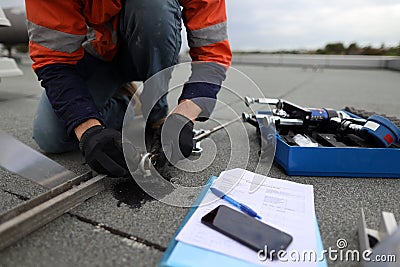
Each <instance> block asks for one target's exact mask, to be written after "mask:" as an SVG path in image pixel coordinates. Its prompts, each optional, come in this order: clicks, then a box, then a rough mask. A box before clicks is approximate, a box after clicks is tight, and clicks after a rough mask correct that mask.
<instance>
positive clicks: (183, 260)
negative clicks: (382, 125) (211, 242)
mask: <svg viewBox="0 0 400 267" xmlns="http://www.w3.org/2000/svg"><path fill="white" fill-rule="evenodd" d="M217 178H218V177H217V176H211V177H210V179H209V180H208V181H207V183H206V184H205V186H204V188H203V190H202V191H201V192H200V194H199V196H198V198H197V199H196V201H195V202H194V204H193V206H192V207H191V208H190V209H189V212H188V213H187V215H186V216H185V218H184V219H183V222H182V223H181V225H180V226H179V228H178V230H177V231H176V232H175V235H174V236H173V238H172V240H171V242H170V243H169V245H168V247H167V250H166V251H165V252H164V255H163V257H162V258H161V260H160V262H159V265H158V266H159V267H204V266H210V263H211V262H212V263H213V264H212V265H213V266H230V267H255V266H259V265H254V264H252V263H249V262H247V261H243V260H240V259H237V258H233V257H230V256H227V255H224V254H220V253H217V252H214V251H211V250H207V249H204V248H200V247H196V246H192V245H189V244H185V243H183V242H179V241H177V240H176V239H175V238H176V236H177V235H178V233H179V232H180V231H181V229H182V228H183V226H184V225H185V224H186V222H187V221H188V220H189V218H190V217H191V216H192V215H193V213H194V212H195V211H196V209H197V207H198V206H199V204H200V203H201V201H202V199H203V198H204V196H205V195H206V194H207V192H208V190H209V188H210V187H211V185H212V183H213V182H214V180H215V179H217ZM315 231H316V237H317V252H318V255H321V254H322V250H323V246H322V241H321V234H320V232H319V228H318V222H317V219H315ZM327 266H328V265H327V263H326V259H325V258H324V260H323V261H319V262H318V267H327Z"/></svg>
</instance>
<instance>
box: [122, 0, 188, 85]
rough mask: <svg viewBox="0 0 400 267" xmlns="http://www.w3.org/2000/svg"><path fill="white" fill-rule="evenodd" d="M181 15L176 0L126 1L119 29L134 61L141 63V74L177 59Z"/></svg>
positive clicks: (162, 67) (164, 66) (151, 71)
mask: <svg viewBox="0 0 400 267" xmlns="http://www.w3.org/2000/svg"><path fill="white" fill-rule="evenodd" d="M181 18H182V16H181V9H180V6H179V3H178V0H152V1H148V0H127V1H126V3H125V6H124V9H123V11H122V14H121V17H120V19H121V23H120V32H121V35H122V38H123V40H124V41H125V42H126V43H127V45H128V49H129V53H130V54H131V57H132V60H133V61H134V64H135V65H139V66H140V67H141V68H143V67H144V68H143V69H144V72H145V74H144V75H145V76H147V77H144V78H148V77H149V76H151V75H153V74H155V73H156V72H158V71H160V70H161V69H164V68H167V67H170V66H172V65H174V64H176V63H177V58H178V54H179V51H180V47H181V29H182V25H181Z"/></svg>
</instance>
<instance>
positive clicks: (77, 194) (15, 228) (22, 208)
mask: <svg viewBox="0 0 400 267" xmlns="http://www.w3.org/2000/svg"><path fill="white" fill-rule="evenodd" d="M106 177H107V176H106V175H97V176H95V177H93V175H92V173H91V172H88V173H85V174H83V175H80V176H77V177H76V178H73V179H72V180H70V181H68V182H66V183H63V184H61V185H59V186H57V187H55V188H53V189H51V190H50V191H48V192H46V193H44V194H41V195H39V196H38V197H35V198H33V199H31V200H28V201H26V202H24V203H22V204H21V205H19V206H17V207H15V208H13V209H11V210H9V211H7V212H6V213H4V214H2V215H0V250H2V249H4V248H6V247H7V246H9V245H11V244H13V243H14V242H16V241H17V240H19V239H20V238H22V237H24V236H26V235H27V234H29V233H31V232H33V231H35V230H37V229H39V228H41V227H42V226H44V225H45V224H47V223H49V222H51V221H52V220H54V219H56V218H57V217H59V216H61V215H62V214H64V213H66V212H68V211H69V210H71V209H72V208H74V207H76V206H78V205H79V204H81V203H83V202H84V201H85V200H87V199H89V198H91V197H92V196H94V195H96V194H98V193H100V192H101V191H103V190H104V183H103V181H104V179H105V178H106Z"/></svg>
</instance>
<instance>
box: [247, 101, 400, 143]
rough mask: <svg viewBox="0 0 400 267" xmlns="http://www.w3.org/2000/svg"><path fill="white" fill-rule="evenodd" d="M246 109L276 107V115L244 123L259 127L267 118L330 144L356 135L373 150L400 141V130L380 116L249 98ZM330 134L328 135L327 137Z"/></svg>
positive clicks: (254, 116)
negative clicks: (332, 140) (358, 115)
mask: <svg viewBox="0 0 400 267" xmlns="http://www.w3.org/2000/svg"><path fill="white" fill-rule="evenodd" d="M245 103H246V105H248V106H250V105H251V104H253V103H259V104H267V105H275V108H274V109H273V110H272V112H265V113H263V112H259V113H257V114H247V113H243V114H242V118H243V121H245V122H248V123H250V124H251V125H253V126H255V127H258V120H259V119H264V118H266V119H267V121H268V122H269V123H274V124H275V125H276V127H277V128H279V129H281V130H282V129H283V130H289V129H295V130H297V131H299V132H307V133H310V132H311V131H313V132H320V133H323V134H322V135H321V134H320V133H319V134H317V136H318V137H319V139H320V140H324V141H325V142H326V143H328V144H331V145H332V144H333V146H335V144H338V142H331V141H330V140H329V139H333V137H334V136H329V134H334V135H335V136H339V137H343V136H346V135H354V136H357V137H358V138H361V139H362V140H363V141H364V144H366V143H368V144H369V145H370V146H373V147H389V146H391V145H392V144H394V143H397V142H399V140H400V129H399V127H397V126H396V125H395V124H394V123H393V122H392V121H390V120H388V119H387V118H385V117H383V116H380V115H371V116H369V117H368V119H363V118H359V117H358V118H355V117H352V116H351V115H350V114H349V113H347V112H345V111H337V110H333V109H328V108H304V107H300V106H298V105H296V104H293V103H291V102H289V101H286V100H283V99H270V98H250V97H245ZM324 134H328V135H324Z"/></svg>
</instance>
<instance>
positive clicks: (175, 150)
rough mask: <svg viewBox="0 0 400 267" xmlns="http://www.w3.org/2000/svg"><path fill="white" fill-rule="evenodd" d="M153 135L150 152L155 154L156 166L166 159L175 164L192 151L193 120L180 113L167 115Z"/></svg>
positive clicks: (163, 162) (160, 165)
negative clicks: (153, 140) (153, 139)
mask: <svg viewBox="0 0 400 267" xmlns="http://www.w3.org/2000/svg"><path fill="white" fill-rule="evenodd" d="M155 136H156V138H155V139H156V140H155V142H154V144H153V146H152V148H151V151H150V152H151V153H152V154H154V155H156V162H155V163H156V164H155V165H156V167H163V166H164V165H165V163H166V162H167V160H168V159H169V161H170V162H171V163H172V164H175V163H176V162H178V161H179V160H181V159H184V158H187V157H189V156H190V154H191V153H192V150H193V136H194V133H193V122H192V121H191V120H190V119H189V118H187V117H185V116H183V115H181V114H177V113H172V114H171V115H169V116H168V117H167V119H166V120H165V122H164V123H163V124H162V125H161V127H160V129H159V130H157V133H155Z"/></svg>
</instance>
